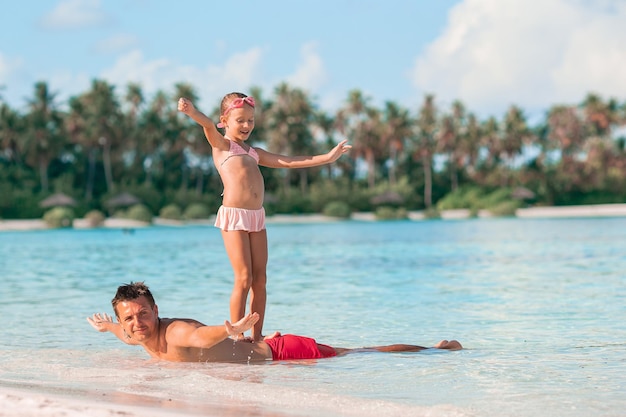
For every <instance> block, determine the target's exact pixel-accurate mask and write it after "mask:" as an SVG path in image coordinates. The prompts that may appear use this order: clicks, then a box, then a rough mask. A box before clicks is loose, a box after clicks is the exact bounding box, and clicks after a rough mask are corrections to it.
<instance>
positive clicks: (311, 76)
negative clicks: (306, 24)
mask: <svg viewBox="0 0 626 417" xmlns="http://www.w3.org/2000/svg"><path fill="white" fill-rule="evenodd" d="M300 56H301V58H302V62H301V63H300V64H299V65H298V68H297V69H296V72H295V73H294V74H293V75H290V76H288V77H287V79H286V82H287V83H288V84H289V85H290V86H292V87H298V88H301V89H303V90H305V91H313V90H317V89H318V88H320V87H321V86H322V85H323V84H324V83H325V82H326V80H327V78H328V77H327V74H326V71H325V69H324V63H323V62H322V58H321V57H320V56H319V54H318V53H317V43H316V42H309V43H307V44H305V45H303V46H302V48H301V50H300Z"/></svg>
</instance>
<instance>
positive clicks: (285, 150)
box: [266, 83, 317, 193]
mask: <svg viewBox="0 0 626 417" xmlns="http://www.w3.org/2000/svg"><path fill="white" fill-rule="evenodd" d="M275 93H276V99H275V101H274V103H273V105H272V107H271V108H270V109H268V111H267V115H266V117H267V128H268V132H267V139H268V143H267V146H268V148H269V150H270V151H272V152H276V153H281V154H288V155H310V154H313V153H316V151H317V148H316V146H315V142H314V140H313V134H312V133H311V127H312V125H313V121H314V119H313V116H314V109H313V105H312V104H311V102H310V100H309V98H308V96H307V95H306V93H305V92H304V91H302V90H300V89H297V88H295V89H292V88H290V87H289V86H288V85H287V84H286V83H282V84H280V85H278V87H276V91H275ZM297 171H298V173H299V175H300V190H301V191H302V193H306V191H307V188H308V172H309V169H299V170H297ZM289 183H290V173H289V171H287V172H286V173H285V183H284V185H285V187H287V186H288V184H289Z"/></svg>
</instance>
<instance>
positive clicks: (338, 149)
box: [328, 139, 352, 162]
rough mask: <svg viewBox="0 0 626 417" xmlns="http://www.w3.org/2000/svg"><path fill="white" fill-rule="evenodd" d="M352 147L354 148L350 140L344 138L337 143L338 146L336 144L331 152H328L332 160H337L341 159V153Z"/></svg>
mask: <svg viewBox="0 0 626 417" xmlns="http://www.w3.org/2000/svg"><path fill="white" fill-rule="evenodd" d="M350 149H352V145H348V140H347V139H346V140H342V141H341V142H339V143H338V144H337V146H335V147H334V148H332V149H331V150H330V152H328V155H329V156H330V162H335V161H336V160H337V159H339V157H340V156H341V155H343V154H344V153H346V152H348V151H349V150H350Z"/></svg>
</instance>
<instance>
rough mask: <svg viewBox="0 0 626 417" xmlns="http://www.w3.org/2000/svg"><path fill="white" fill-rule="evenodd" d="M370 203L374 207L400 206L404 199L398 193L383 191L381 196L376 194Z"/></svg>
mask: <svg viewBox="0 0 626 417" xmlns="http://www.w3.org/2000/svg"><path fill="white" fill-rule="evenodd" d="M370 203H372V204H374V205H377V206H378V205H381V204H391V205H400V204H402V203H404V197H402V196H401V195H400V193H398V192H395V191H385V192H384V193H382V194H378V195H376V196H374V197H372V198H371V199H370Z"/></svg>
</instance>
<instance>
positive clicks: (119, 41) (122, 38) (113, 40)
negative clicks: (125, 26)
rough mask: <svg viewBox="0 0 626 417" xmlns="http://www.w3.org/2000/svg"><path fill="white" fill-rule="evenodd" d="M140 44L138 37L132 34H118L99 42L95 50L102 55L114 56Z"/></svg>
mask: <svg viewBox="0 0 626 417" xmlns="http://www.w3.org/2000/svg"><path fill="white" fill-rule="evenodd" d="M138 44H139V39H138V38H137V36H135V35H131V34H118V35H114V36H111V37H109V38H107V39H104V40H102V41H100V42H98V43H97V44H96V45H95V50H96V52H98V53H101V54H112V53H118V52H120V51H123V50H128V49H131V48H133V47H136V46H137V45H138Z"/></svg>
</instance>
